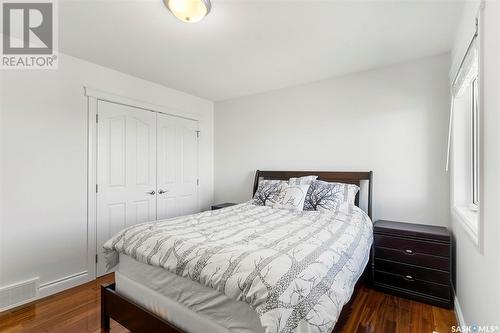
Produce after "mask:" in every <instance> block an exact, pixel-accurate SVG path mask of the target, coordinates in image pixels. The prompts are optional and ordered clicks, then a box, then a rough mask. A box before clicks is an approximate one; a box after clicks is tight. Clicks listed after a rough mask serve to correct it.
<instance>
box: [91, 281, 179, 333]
mask: <svg viewBox="0 0 500 333" xmlns="http://www.w3.org/2000/svg"><path fill="white" fill-rule="evenodd" d="M111 318H113V319H114V320H115V321H117V322H118V323H119V324H121V325H122V326H124V327H125V328H127V329H128V330H130V331H131V332H134V333H151V332H164V333H185V332H184V331H182V330H181V329H180V328H178V327H176V326H174V325H173V324H171V323H169V322H168V321H166V320H165V319H163V318H160V317H158V316H157V315H155V314H154V313H152V312H150V311H149V310H146V309H144V308H143V307H141V306H140V305H138V304H135V303H134V302H132V301H130V300H129V299H127V298H125V297H123V296H121V295H120V294H118V293H117V292H116V291H115V284H114V283H112V284H108V285H103V286H101V332H106V333H107V332H109V331H110V319H111Z"/></svg>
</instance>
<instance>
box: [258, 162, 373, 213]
mask: <svg viewBox="0 0 500 333" xmlns="http://www.w3.org/2000/svg"><path fill="white" fill-rule="evenodd" d="M309 175H315V176H318V180H323V181H325V182H337V183H346V184H354V185H358V186H360V187H361V181H362V180H367V181H368V212H367V213H368V216H369V217H370V218H372V188H373V180H372V177H373V172H372V171H366V172H352V171H261V170H257V172H255V180H254V182H253V192H252V196H253V195H255V192H257V186H258V185H259V179H276V180H288V179H289V178H293V177H303V176H309ZM355 204H356V205H357V206H359V192H358V194H357V195H356V202H355Z"/></svg>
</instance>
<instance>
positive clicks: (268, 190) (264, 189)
mask: <svg viewBox="0 0 500 333" xmlns="http://www.w3.org/2000/svg"><path fill="white" fill-rule="evenodd" d="M285 184H286V182H285V181H283V180H272V179H269V180H267V179H263V180H260V181H259V186H258V187H257V191H256V192H255V195H254V196H253V204H254V205H257V206H271V207H272V206H273V205H274V203H275V202H276V201H277V200H278V196H279V194H280V192H281V188H282V186H283V185H285Z"/></svg>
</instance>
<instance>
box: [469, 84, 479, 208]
mask: <svg viewBox="0 0 500 333" xmlns="http://www.w3.org/2000/svg"><path fill="white" fill-rule="evenodd" d="M478 81H479V75H477V76H476V77H475V78H474V80H472V83H471V88H472V89H471V90H472V98H471V103H472V105H471V118H472V119H471V127H472V128H471V138H470V139H471V164H472V165H471V176H472V180H471V187H472V188H471V189H470V191H471V203H470V206H471V209H472V210H475V211H477V210H479V200H480V197H479V177H480V170H479V114H478V113H479V82H478Z"/></svg>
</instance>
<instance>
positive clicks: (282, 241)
mask: <svg viewBox="0 0 500 333" xmlns="http://www.w3.org/2000/svg"><path fill="white" fill-rule="evenodd" d="M311 174H314V175H317V176H318V179H319V180H323V181H327V182H342V183H348V184H355V185H358V186H360V187H361V188H362V189H363V188H364V189H365V191H360V193H361V194H360V193H358V194H357V195H356V199H355V202H354V203H355V205H349V207H348V208H344V209H338V210H335V211H334V212H328V213H325V212H317V211H304V212H301V211H299V212H297V211H289V210H283V209H274V208H270V207H266V206H256V205H254V204H252V203H251V202H247V203H243V204H239V205H236V206H232V207H228V208H225V209H220V210H216V211H207V212H202V213H199V214H194V215H189V216H183V217H179V218H174V219H169V220H164V221H158V222H152V223H143V224H140V225H136V226H133V227H131V228H127V229H125V230H124V231H122V232H120V233H119V234H117V235H115V236H114V237H113V238H112V239H111V240H110V241H108V242H107V243H106V245H105V247H106V252H107V254H108V260H109V263H110V266H113V265H115V264H117V263H119V264H118V268H117V269H116V272H115V283H114V284H112V285H108V286H102V288H101V327H102V330H103V331H104V332H109V328H110V326H109V325H110V318H113V319H115V320H116V321H117V322H119V323H120V324H122V325H123V326H125V327H126V328H128V329H129V330H131V331H133V332H177V333H181V332H189V333H202V332H213V333H228V332H245V333H261V332H268V333H273V332H300V333H302V332H306V333H309V332H311V333H312V332H337V331H338V330H339V329H340V327H341V325H342V323H343V322H344V321H345V319H346V318H347V316H348V314H349V311H350V305H351V302H352V300H353V298H354V294H355V292H356V290H357V287H358V285H359V283H360V280H362V278H361V277H362V276H363V275H364V273H366V271H367V270H368V269H369V266H370V265H368V262H369V258H370V249H371V243H372V239H373V238H372V228H371V201H372V200H371V196H372V195H371V192H372V191H371V189H372V173H371V172H316V171H311V172H308V171H300V172H293V171H257V172H256V175H255V181H254V188H253V193H254V194H255V192H256V191H257V186H258V183H259V181H260V180H262V179H275V180H287V179H289V178H292V177H302V176H307V175H311ZM363 193H364V195H363ZM360 197H364V198H365V199H366V200H360ZM361 201H364V205H361V204H360V202H361ZM358 206H363V208H364V210H365V211H366V213H365V212H364V211H363V210H362V209H360V208H358Z"/></svg>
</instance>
